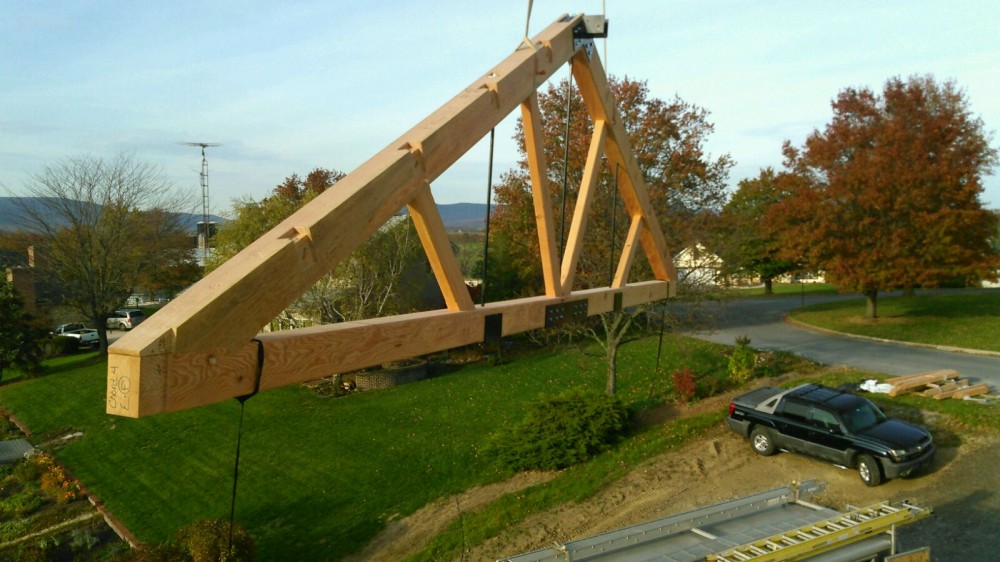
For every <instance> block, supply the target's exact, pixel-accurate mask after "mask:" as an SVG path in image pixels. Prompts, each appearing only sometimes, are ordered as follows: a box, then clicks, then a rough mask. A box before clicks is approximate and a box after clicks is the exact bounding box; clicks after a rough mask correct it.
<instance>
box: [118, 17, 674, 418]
mask: <svg viewBox="0 0 1000 562" xmlns="http://www.w3.org/2000/svg"><path fill="white" fill-rule="evenodd" d="M582 20H583V16H582V15H578V16H563V17H561V18H560V19H559V20H557V21H556V22H555V23H553V24H551V25H549V26H548V27H547V28H546V29H545V30H544V31H542V32H541V33H540V34H538V35H537V36H536V37H535V38H534V39H532V41H531V46H530V47H529V46H527V45H521V46H520V47H519V48H518V49H517V50H516V51H515V52H514V53H513V54H511V55H510V56H509V57H507V58H506V59H505V60H504V61H502V62H501V63H500V64H499V65H497V66H496V67H494V68H493V69H492V70H491V71H490V72H488V73H486V74H485V75H483V76H482V77H481V78H479V79H477V80H476V81H474V82H473V83H472V84H471V85H470V86H468V87H467V88H465V89H464V90H462V92H460V93H459V94H458V95H457V96H455V97H454V98H453V99H452V100H451V101H449V102H448V103H446V104H445V105H443V106H442V107H441V108H440V109H438V110H437V111H435V112H434V113H433V114H431V115H430V116H429V117H427V118H426V119H424V120H423V121H422V122H420V123H419V124H418V125H417V126H415V127H414V128H412V129H411V130H410V131H408V132H406V133H405V134H404V135H403V136H401V137H400V138H399V139H398V140H396V141H394V142H393V143H391V144H390V145H389V146H388V147H386V148H385V149H383V150H382V151H381V152H379V153H378V154H376V155H375V156H374V157H372V158H371V159H370V160H368V161H367V162H365V163H364V164H362V165H361V166H360V167H359V168H358V169H356V170H355V171H353V172H352V173H351V174H349V175H347V176H346V177H344V178H343V179H341V180H340V181H339V182H337V184H336V186H335V187H334V188H333V189H330V190H327V191H326V192H324V193H323V194H321V195H319V196H318V197H317V198H316V199H314V200H313V201H311V202H310V203H309V204H308V205H306V206H304V207H303V208H302V209H300V210H299V211H297V212H295V213H294V214H292V215H291V216H289V217H288V218H287V219H286V220H284V221H282V222H281V223H280V224H279V225H278V226H277V227H275V228H274V229H273V230H271V231H270V232H268V233H266V234H265V235H264V236H262V237H261V238H260V239H258V240H257V241H255V242H254V243H252V244H251V245H250V246H248V247H247V248H246V249H244V250H243V251H242V252H240V253H239V254H238V255H236V256H235V257H233V258H232V259H230V260H229V261H227V262H226V263H225V264H223V265H222V266H220V267H219V268H218V269H216V270H215V271H213V272H212V273H210V274H209V275H207V276H206V277H205V278H204V279H202V280H201V281H200V282H198V283H197V284H195V285H194V286H193V287H191V288H190V289H188V290H187V291H185V292H184V293H183V294H182V295H181V296H180V297H178V298H177V299H175V300H174V301H172V302H170V303H169V304H168V305H167V306H165V307H164V308H163V309H162V310H160V311H159V312H158V313H157V314H155V315H153V316H152V317H150V318H149V320H147V321H146V322H145V323H143V324H140V325H139V326H138V327H137V328H136V329H135V330H133V331H132V332H131V333H129V334H127V335H126V336H124V337H123V338H121V339H120V340H118V341H117V342H115V344H114V345H113V346H112V347H111V348H110V349H109V358H108V386H107V389H108V391H107V411H108V412H109V413H112V414H117V415H124V416H131V417H139V416H144V415H149V414H153V413H157V412H162V411H171V410H179V409H184V408H190V407H193V406H197V405H201V404H208V403H212V402H217V401H220V400H224V399H226V398H233V397H238V396H243V395H246V394H249V393H251V392H254V391H256V390H266V389H269V388H275V387H278V386H282V385H285V384H291V383H294V382H301V381H304V380H310V379H315V378H319V377H322V376H326V375H329V374H332V373H337V372H344V371H347V370H351V369H357V368H361V367H365V366H370V365H374V364H378V363H381V362H384V361H390V360H394V359H401V358H405V357H411V356H414V355H421V354H426V353H431V352H434V351H439V350H443V349H448V348H450V347H456V346H460V345H466V344H469V343H475V342H478V341H482V338H483V333H484V324H485V318H486V317H487V316H488V315H498V314H499V315H502V319H503V333H504V334H509V333H515V332H518V331H524V330H528V329H533V328H538V327H542V326H543V325H544V312H545V307H547V306H550V305H552V304H555V303H558V302H565V301H567V300H574V301H586V302H587V307H588V314H598V313H601V312H606V311H608V310H609V309H610V304H609V303H611V302H614V301H615V296H616V295H619V294H620V295H621V297H622V298H621V299H619V300H620V301H622V302H624V303H625V305H626V306H630V305H635V304H641V303H644V302H650V301H652V300H658V299H661V298H665V297H666V296H668V295H670V294H671V293H672V292H673V289H674V285H675V283H676V274H675V273H673V272H672V264H669V259H668V258H667V256H668V255H669V254H668V253H667V252H666V247H665V245H663V244H662V240H663V238H662V234H661V233H660V230H659V223H658V222H657V221H656V218H655V216H653V214H652V210H651V208H650V207H649V205H648V198H646V194H645V191H644V190H645V184H644V183H643V181H642V178H641V176H637V177H635V178H632V179H630V180H627V181H626V182H623V185H624V186H625V187H623V188H622V193H623V196H624V197H625V200H626V206H627V207H628V209H629V211H630V213H631V214H632V215H633V217H638V218H637V219H634V220H635V221H636V222H635V223H634V224H635V225H636V226H635V228H634V229H633V230H637V231H639V232H638V234H633V235H632V237H633V238H635V237H636V236H638V238H639V239H640V240H641V241H642V243H643V247H644V249H645V250H646V253H647V257H648V258H649V259H650V262H651V263H652V264H653V270H654V273H655V275H656V277H657V281H650V282H645V283H639V284H633V285H626V284H624V283H622V282H618V283H616V286H615V287H614V288H604V289H596V290H590V291H586V292H577V293H569V289H568V288H563V287H560V286H559V285H558V283H557V282H556V280H555V279H554V276H555V272H556V271H558V270H559V269H558V268H559V267H560V265H559V263H551V260H554V261H555V262H558V261H559V258H558V256H554V252H553V251H552V250H549V251H548V252H547V254H548V257H547V259H549V260H550V263H549V269H550V270H551V275H550V279H549V280H548V281H547V286H548V289H547V294H546V296H545V297H537V298H534V299H527V300H519V301H506V302H502V303H491V304H489V305H487V306H485V307H482V306H475V305H473V304H472V302H471V299H470V298H469V296H468V295H467V294H466V293H465V292H464V283H463V282H462V280H461V279H460V271H459V270H458V268H457V262H455V259H454V255H453V254H451V255H449V252H450V248H449V244H448V243H447V237H446V236H445V235H444V232H443V227H442V226H441V224H440V217H439V216H438V215H437V211H436V208H435V206H434V203H433V197H432V196H431V194H430V184H431V182H433V181H434V180H435V179H436V178H437V177H438V176H440V174H441V173H443V172H444V171H445V170H446V169H447V168H448V167H449V166H451V165H452V164H453V163H454V162H455V161H456V160H457V159H458V158H459V157H461V156H462V155H463V154H464V153H465V152H467V151H468V150H469V149H470V148H471V147H472V146H473V145H475V144H476V143H477V142H478V141H479V140H480V139H481V138H482V137H483V136H484V135H485V134H486V133H487V132H489V130H490V129H491V128H493V127H494V126H496V125H497V124H498V123H499V122H500V121H501V120H503V119H504V118H505V117H506V116H507V115H508V114H509V113H511V112H512V111H513V110H515V109H516V108H517V107H518V106H522V111H524V110H525V108H526V109H527V112H528V115H529V118H530V119H535V117H533V116H531V112H532V109H531V108H532V104H533V103H534V102H533V100H534V95H535V91H536V89H537V88H538V86H539V85H541V84H542V83H543V82H544V81H545V80H547V79H548V78H549V77H551V76H552V73H553V72H554V71H555V70H557V69H558V68H560V67H561V66H563V65H564V64H565V63H566V62H567V61H569V60H570V59H571V58H572V57H574V56H575V57H577V58H580V57H581V56H582V57H584V58H586V55H581V53H583V48H582V47H581V46H580V45H579V44H577V43H576V42H575V41H574V29H577V28H579V26H581V25H583V24H582ZM595 57H596V55H595ZM581 69H583V70H581ZM594 70H597V71H598V72H596V74H595V73H593V71H594ZM583 74H586V75H587V76H588V77H587V78H586V81H585V82H581V93H582V94H583V95H584V98H585V100H587V104H588V108H591V113H592V116H593V117H594V118H595V119H599V120H602V121H603V120H607V121H608V123H609V127H608V131H609V134H608V139H607V148H608V151H609V157H610V158H612V159H613V160H615V161H617V162H620V163H621V165H622V166H623V167H624V169H626V170H627V171H628V172H629V173H638V167H637V166H636V164H635V162H634V159H632V156H631V153H630V152H629V151H628V145H627V139H625V138H624V136H623V135H624V129H623V128H621V127H620V125H618V124H617V122H616V121H615V120H616V119H617V112H616V110H615V108H614V105H613V104H612V103H611V96H610V91H609V90H608V89H607V84H606V78H605V77H604V75H603V70H600V64H599V63H597V62H594V63H587V64H582V65H576V64H574V75H576V76H577V80H578V81H580V76H581V75H583ZM584 85H585V87H583V86H584ZM524 104H527V105H526V106H525V105H524ZM595 112H596V113H595ZM616 125H617V128H616ZM531 142H532V143H538V142H541V141H540V139H538V140H532V141H531ZM529 150H530V151H533V152H534V154H536V155H538V154H541V152H540V151H539V150H537V146H532V147H529ZM589 165H591V166H593V165H594V164H593V163H591V164H589ZM536 166H537V170H542V171H543V170H544V163H536ZM590 173H593V170H591V171H590ZM539 177H541V175H539ZM532 179H533V181H537V180H536V179H535V178H534V177H533V178H532ZM543 189H544V187H543ZM404 206H409V208H410V210H411V215H412V218H413V219H414V222H415V224H416V226H417V230H418V233H419V234H420V235H421V241H422V243H423V245H424V248H425V250H426V251H427V254H428V260H429V261H430V262H431V265H432V268H433V269H434V272H435V276H436V278H437V279H438V282H439V284H440V285H441V287H442V292H444V293H445V297H446V300H447V303H448V310H440V311H431V312H425V313H417V314H411V315H404V316H398V317H392V318H381V319H373V320H365V321H359V322H352V323H345V324H336V325H330V326H317V327H315V328H308V329H303V330H291V331H288V332H281V333H275V334H258V331H259V329H260V327H261V326H264V325H265V324H266V323H267V322H268V321H270V320H271V319H272V318H274V317H275V316H276V315H277V314H279V313H280V312H281V311H282V310H283V309H284V308H285V307H286V306H287V305H288V304H289V303H291V302H293V301H294V300H295V299H296V298H297V297H299V296H300V295H301V294H302V293H303V292H304V291H305V290H306V289H308V288H309V287H310V286H311V285H312V284H313V283H315V282H316V281H317V280H318V279H319V278H320V277H322V276H323V275H324V274H325V273H327V272H329V271H330V270H332V269H333V268H334V267H335V266H336V264H337V263H338V262H339V261H341V260H342V259H344V258H346V257H347V256H348V255H349V254H350V252H352V251H353V250H354V249H356V248H357V247H358V246H359V245H360V244H361V243H362V242H363V241H364V240H365V239H367V238H368V237H369V236H370V235H371V234H372V233H373V232H374V231H375V230H376V229H378V228H379V227H380V226H381V225H383V224H384V223H385V222H386V221H387V220H388V219H389V218H391V217H392V216H393V215H394V214H395V213H396V212H397V211H398V210H399V209H400V208H402V207H404ZM540 207H541V208H542V211H541V212H542V214H543V215H546V216H542V217H540V219H539V223H538V224H539V228H540V229H543V230H546V231H547V232H546V233H542V232H541V231H540V236H544V237H545V239H546V240H551V238H552V234H551V232H550V231H551V222H550V221H551V217H549V216H547V214H548V213H550V212H551V211H550V210H549V211H547V210H545V208H544V205H541V206H540ZM629 263H631V256H622V259H621V261H620V265H621V268H625V269H627V264H629ZM668 264H669V265H668ZM621 277H623V278H624V277H627V272H626V273H623V274H622V275H621ZM629 303H631V304H629Z"/></svg>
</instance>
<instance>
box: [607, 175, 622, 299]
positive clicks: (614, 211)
mask: <svg viewBox="0 0 1000 562" xmlns="http://www.w3.org/2000/svg"><path fill="white" fill-rule="evenodd" d="M617 217H618V162H615V186H614V189H613V190H612V191H611V245H610V247H609V249H608V287H610V286H611V284H612V283H614V282H615V219H616V218H617ZM626 281H627V280H626Z"/></svg>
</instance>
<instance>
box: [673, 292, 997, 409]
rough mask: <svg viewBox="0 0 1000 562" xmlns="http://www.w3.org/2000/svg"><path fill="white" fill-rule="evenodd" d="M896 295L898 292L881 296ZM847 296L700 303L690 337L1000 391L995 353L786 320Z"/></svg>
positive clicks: (766, 298) (807, 296)
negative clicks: (930, 374)
mask: <svg viewBox="0 0 1000 562" xmlns="http://www.w3.org/2000/svg"><path fill="white" fill-rule="evenodd" d="M894 296H898V293H897V294H896V295H893V294H889V295H885V296H883V295H879V298H880V299H882V298H892V297H894ZM851 298H853V299H856V298H858V296H857V295H824V296H810V295H805V296H804V297H791V296H782V297H764V298H750V299H737V300H729V301H722V302H720V301H713V302H709V303H703V304H700V305H698V310H697V311H696V312H695V313H694V315H695V316H696V317H697V319H698V325H699V326H700V327H699V328H698V329H697V330H696V331H691V332H688V335H691V336H694V337H697V338H699V339H703V340H708V341H713V342H716V343H723V344H727V345H733V344H734V343H735V342H736V338H737V337H739V336H748V337H749V338H750V346H751V347H754V348H755V349H761V350H784V351H789V352H792V353H795V354H797V355H800V356H802V357H806V358H808V359H811V360H813V361H817V362H819V363H823V364H825V365H847V366H850V367H855V368H858V369H863V370H866V371H874V372H879V373H886V374H890V375H906V374H913V373H920V372H924V371H930V370H934V369H955V370H957V371H958V372H959V373H960V374H961V375H962V377H964V378H968V379H970V380H971V381H973V382H988V383H989V384H991V385H992V386H993V389H994V390H996V389H1000V356H998V355H997V354H993V355H986V354H977V353H974V352H971V351H952V350H946V349H941V348H930V347H919V346H913V345H907V344H901V343H886V342H880V341H875V340H871V339H866V338H858V337H849V336H843V335H836V334H830V333H825V332H821V331H817V330H812V329H806V328H803V327H798V326H795V325H793V324H790V323H788V322H786V321H785V315H786V314H787V313H788V311H790V310H792V309H794V308H798V307H800V306H802V305H803V304H806V305H808V304H814V303H818V302H823V301H831V300H837V299H851Z"/></svg>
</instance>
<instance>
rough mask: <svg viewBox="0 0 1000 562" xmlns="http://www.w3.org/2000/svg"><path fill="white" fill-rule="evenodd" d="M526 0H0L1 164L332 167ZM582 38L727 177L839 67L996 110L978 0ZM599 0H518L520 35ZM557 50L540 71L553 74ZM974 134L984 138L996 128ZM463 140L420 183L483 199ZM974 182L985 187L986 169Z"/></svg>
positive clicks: (444, 196)
mask: <svg viewBox="0 0 1000 562" xmlns="http://www.w3.org/2000/svg"><path fill="white" fill-rule="evenodd" d="M527 4H528V3H527V2H525V1H518V2H482V1H474V0H439V1H436V2H413V1H409V2H402V1H378V0H374V1H368V2H346V1H330V0H327V1H322V2H313V1H303V2H281V3H278V2H270V1H241V2H210V1H209V2H206V1H202V2H185V1H173V2H144V1H136V0H131V1H122V2H100V1H93V2H75V1H72V2H71V1H49V2H18V1H15V0H0V7H2V8H0V34H2V37H3V39H2V41H0V184H2V185H3V186H6V187H7V188H8V189H10V190H11V191H13V192H15V193H18V192H20V191H21V189H22V186H23V185H24V184H25V183H26V182H28V181H29V180H30V177H31V175H32V174H37V173H39V172H41V171H42V170H43V169H44V167H45V166H46V165H50V164H54V163H57V162H59V161H61V160H63V159H65V158H68V157H78V156H84V155H89V156H93V157H99V158H111V157H112V156H114V155H115V154H116V153H118V152H122V151H126V152H133V153H134V154H135V155H136V157H137V158H139V159H141V160H144V161H147V162H150V163H152V164H155V165H157V166H159V167H160V168H162V170H163V172H164V175H165V176H166V177H167V178H168V179H169V180H171V181H172V182H173V184H174V185H175V186H176V187H177V188H179V189H181V190H183V191H186V192H190V193H191V197H192V202H193V204H194V205H198V204H200V188H199V183H198V171H199V169H200V154H199V153H198V149H196V148H192V147H188V146H184V145H182V144H179V143H182V142H185V141H198V142H216V143H221V146H219V147H216V148H211V149H209V168H210V191H211V204H212V210H213V212H218V211H224V210H225V209H228V208H229V207H230V203H231V200H232V199H233V198H236V197H246V196H249V197H253V198H257V199H259V198H260V197H263V196H265V195H266V194H267V193H268V192H269V191H270V190H271V189H272V188H273V187H274V186H275V185H276V184H278V183H280V182H281V181H282V180H283V179H284V178H285V177H286V176H289V175H291V174H292V173H298V174H300V175H304V174H306V173H308V172H309V171H310V170H311V169H313V168H315V167H317V166H321V167H326V168H336V169H339V170H342V171H347V172H349V171H351V170H353V169H354V168H355V167H357V166H358V165H360V164H361V163H362V162H364V161H365V160H367V159H368V158H370V157H371V156H373V155H374V154H375V153H377V152H378V151H379V150H381V149H382V148H384V147H385V146H386V145H388V144H389V143H390V142H392V141H393V140H395V139H396V138H397V137H399V136H400V135H401V134H402V133H404V132H405V131H406V130H408V129H409V128H410V127H412V126H413V125H415V124H416V123H418V122H419V121H420V120H422V119H423V118H424V117H426V116H427V115H428V114H430V113H431V112H432V111H433V110H435V109H437V108H438V107H439V106H441V105H443V104H444V103H445V102H447V101H448V100H449V99H451V98H452V97H453V96H454V95H456V94H457V93H458V92H459V91H461V90H462V89H463V88H464V87H465V86H467V85H469V84H470V83H472V82H473V81H474V80H475V79H477V78H478V77H479V76H481V75H483V74H485V73H486V72H488V71H489V70H490V69H491V68H492V67H493V66H494V65H496V64H497V63H499V62H500V61H501V60H503V59H504V58H505V57H506V56H507V55H509V54H510V53H511V52H512V51H513V50H514V48H515V47H516V46H517V44H518V43H519V42H520V40H521V39H522V38H523V35H524V28H525V16H526V12H527ZM604 7H605V9H606V12H607V17H608V19H609V20H610V37H609V39H608V40H607V44H606V46H605V45H604V44H602V43H601V42H600V41H599V42H598V50H599V53H601V54H602V57H603V55H604V53H605V49H606V54H607V57H606V60H605V63H606V67H607V69H608V72H609V73H610V74H613V75H617V76H622V75H628V76H629V77H630V78H633V79H641V80H646V81H648V84H649V87H650V90H651V93H652V94H653V95H654V96H656V97H660V98H664V99H669V98H672V97H673V96H674V95H678V96H680V97H681V98H683V99H684V100H686V101H688V102H691V103H695V104H697V105H699V106H701V107H704V108H705V109H707V110H708V111H710V112H711V116H710V120H711V121H712V122H713V123H714V124H715V128H716V129H715V133H714V134H713V135H712V137H711V141H710V143H709V150H710V151H711V153H712V154H713V155H719V154H723V153H728V154H730V155H731V156H732V157H733V158H734V159H735V161H736V163H737V165H736V167H735V168H734V170H733V172H732V175H731V177H730V180H731V184H732V185H734V186H735V184H736V183H737V182H738V181H739V180H740V179H743V178H745V177H750V176H756V175H757V173H758V171H759V170H760V168H762V167H765V166H774V167H776V168H778V167H780V164H781V154H780V148H781V143H782V141H784V140H786V139H787V140H790V141H791V142H792V143H793V144H796V145H800V144H801V143H802V142H803V141H804V139H805V137H806V135H807V134H808V133H809V132H810V131H812V130H813V129H815V128H822V127H823V126H824V125H825V124H826V123H827V122H829V120H830V117H831V110H830V101H831V100H832V99H833V98H834V97H835V96H836V95H837V93H838V92H839V91H840V90H842V89H844V88H845V87H864V86H866V87H870V88H872V89H874V90H876V91H880V90H881V88H882V85H883V84H884V83H885V80H886V79H888V78H890V77H893V76H902V77H907V76H910V75H914V74H932V75H933V76H934V77H935V78H936V79H938V80H946V79H953V80H955V81H956V82H957V83H958V85H959V86H960V87H962V88H963V89H964V90H965V92H966V95H967V99H968V100H969V102H970V107H971V110H972V112H973V114H975V115H978V116H980V117H981V118H982V119H983V120H984V122H985V124H986V129H987V130H988V131H990V132H994V131H996V130H997V129H998V128H1000V36H998V35H997V29H998V27H997V22H998V21H1000V2H996V1H995V0H981V1H972V0H953V1H950V2H941V1H940V0H935V1H922V0H921V1H902V0H881V1H877V0H868V1H858V0H841V1H836V2H835V1H825V2H819V1H806V0H796V1H793V0H774V1H766V0H755V1H750V0H746V1H712V0H701V1H694V0H675V1H639V0H633V1H627V2H626V1H621V0H606V2H605V3H604ZM601 11H602V2H600V1H598V0H578V1H576V2H566V1H563V0H536V1H535V2H534V8H533V13H532V17H531V25H530V34H531V35H534V34H536V33H537V32H539V31H540V30H541V29H543V28H544V27H545V26H547V25H548V24H549V23H551V22H552V21H554V20H555V19H557V18H558V17H559V16H560V15H561V14H563V13H578V12H584V13H601ZM566 75H567V71H565V70H564V71H562V72H561V73H559V74H557V75H556V79H563V78H565V77H566ZM515 117H516V115H515V116H512V117H510V118H508V120H507V121H505V122H504V124H503V125H502V126H501V127H499V128H498V129H497V147H496V163H495V170H494V172H495V173H494V176H495V177H499V174H500V172H502V171H504V170H506V169H508V168H510V167H512V166H513V165H514V163H515V161H516V156H517V155H516V152H515V149H514V142H513V141H512V140H511V139H510V136H511V134H512V133H513V123H514V119H515ZM992 144H993V146H997V144H998V141H997V138H996V135H995V134H994V137H993V142H992ZM487 158H488V149H487V144H486V143H485V142H483V143H480V144H479V145H477V146H476V147H475V148H474V149H473V150H472V151H470V153H469V154H467V155H466V156H465V157H464V158H463V159H462V160H461V161H460V162H459V163H458V164H456V165H455V166H454V167H453V168H452V169H451V170H449V172H448V173H446V174H445V175H444V176H442V177H441V178H439V179H438V181H437V182H435V184H434V186H433V191H434V196H435V198H436V199H437V201H438V202H439V203H456V202H485V199H486V176H487ZM985 184H986V187H987V189H986V192H985V193H984V195H983V200H984V202H985V203H986V205H987V206H988V207H992V208H1000V176H998V174H997V173H996V172H995V173H994V175H992V176H990V177H988V178H986V181H985Z"/></svg>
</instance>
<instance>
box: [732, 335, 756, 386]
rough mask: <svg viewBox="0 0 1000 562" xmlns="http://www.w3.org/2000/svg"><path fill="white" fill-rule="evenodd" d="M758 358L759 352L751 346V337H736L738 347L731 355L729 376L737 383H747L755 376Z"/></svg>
mask: <svg viewBox="0 0 1000 562" xmlns="http://www.w3.org/2000/svg"><path fill="white" fill-rule="evenodd" d="M756 359H757V352H755V351H754V350H753V348H751V347H750V338H748V337H747V336H740V337H738V338H736V347H735V348H734V349H733V354H732V355H730V356H729V378H730V379H732V380H733V382H735V383H737V384H741V385H742V384H746V383H747V382H748V381H749V380H750V378H751V377H752V376H753V367H754V362H755V361H756Z"/></svg>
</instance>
